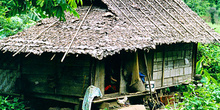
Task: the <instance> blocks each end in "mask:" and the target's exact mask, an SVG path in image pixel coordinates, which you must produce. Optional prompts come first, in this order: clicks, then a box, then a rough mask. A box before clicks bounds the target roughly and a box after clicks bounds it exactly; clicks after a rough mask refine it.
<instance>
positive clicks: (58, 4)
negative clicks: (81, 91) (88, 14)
mask: <svg viewBox="0 0 220 110" xmlns="http://www.w3.org/2000/svg"><path fill="white" fill-rule="evenodd" d="M0 4H1V5H2V7H4V8H6V11H7V12H6V16H7V17H10V16H15V15H17V14H28V13H30V12H32V11H35V12H36V13H39V15H40V17H42V18H46V17H54V16H56V17H57V18H60V20H65V13H64V12H65V11H67V12H70V13H72V14H73V15H74V16H77V17H79V14H78V13H77V12H76V10H75V9H76V8H77V4H81V5H82V0H4V1H0ZM36 13H33V12H32V14H35V15H36V16H38V14H36Z"/></svg>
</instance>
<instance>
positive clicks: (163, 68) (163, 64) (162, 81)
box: [161, 47, 166, 87]
mask: <svg viewBox="0 0 220 110" xmlns="http://www.w3.org/2000/svg"><path fill="white" fill-rule="evenodd" d="M165 49H166V48H165V47H163V63H162V77H161V87H163V84H164V70H165Z"/></svg>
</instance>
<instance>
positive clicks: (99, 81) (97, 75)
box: [94, 60, 105, 95]
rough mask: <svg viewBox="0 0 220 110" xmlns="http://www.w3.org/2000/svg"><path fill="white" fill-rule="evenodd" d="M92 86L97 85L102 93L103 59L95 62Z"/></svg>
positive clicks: (103, 82) (103, 78) (103, 80)
mask: <svg viewBox="0 0 220 110" xmlns="http://www.w3.org/2000/svg"><path fill="white" fill-rule="evenodd" d="M94 86H96V87H98V88H99V89H100V90H101V92H102V95H104V90H105V63H104V61H103V60H102V61H97V62H96V72H95V81H94Z"/></svg>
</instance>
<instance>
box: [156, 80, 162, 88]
mask: <svg viewBox="0 0 220 110" xmlns="http://www.w3.org/2000/svg"><path fill="white" fill-rule="evenodd" d="M155 87H156V88H159V87H161V79H159V80H155Z"/></svg>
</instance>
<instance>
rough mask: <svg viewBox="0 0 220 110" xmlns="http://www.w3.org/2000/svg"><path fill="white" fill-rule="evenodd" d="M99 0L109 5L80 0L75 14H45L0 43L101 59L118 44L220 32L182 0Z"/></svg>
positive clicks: (213, 36)
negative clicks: (86, 3)
mask: <svg viewBox="0 0 220 110" xmlns="http://www.w3.org/2000/svg"><path fill="white" fill-rule="evenodd" d="M102 1H103V2H104V3H105V4H106V5H107V6H108V9H103V8H99V7H96V6H93V7H92V8H91V10H90V11H88V8H89V7H87V6H84V7H79V8H78V9H77V12H78V13H79V14H80V19H78V18H76V17H73V16H71V15H70V14H68V13H67V14H66V22H62V21H57V19H56V18H50V19H44V20H42V21H41V22H39V23H38V24H37V25H35V26H33V27H31V28H29V29H27V30H24V31H23V32H20V33H18V34H16V35H14V36H11V37H9V38H6V39H3V40H0V49H1V50H2V51H4V52H6V51H10V52H14V53H16V54H17V53H19V52H23V53H33V54H38V55H41V54H42V53H44V52H52V53H65V52H67V53H71V54H90V55H91V56H93V57H95V58H98V59H102V58H103V57H106V56H108V55H113V54H115V53H119V52H120V51H121V50H136V49H145V50H149V49H152V48H155V46H156V45H159V44H172V43H180V42H186V43H187V42H195V43H197V42H202V43H209V42H212V41H215V40H218V39H219V38H220V37H219V35H218V34H217V33H216V32H214V30H213V29H211V28H210V27H209V26H208V25H207V24H206V23H205V22H204V21H203V20H202V19H201V18H200V17H199V16H198V15H197V14H196V13H194V12H193V11H191V9H190V8H189V7H187V5H186V4H184V2H182V0H102ZM87 12H88V15H87V16H86V17H85V19H84V20H83V18H84V16H85V15H86V13H87ZM82 20H83V23H82V25H81V26H79V25H80V23H81V22H82ZM78 28H79V30H78ZM77 31H78V33H77V34H76V32H77ZM75 34H76V36H74V35H75ZM71 41H73V42H72V44H71ZM70 44H71V45H70ZM69 47H70V48H69ZM68 48H69V51H67V50H68Z"/></svg>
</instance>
